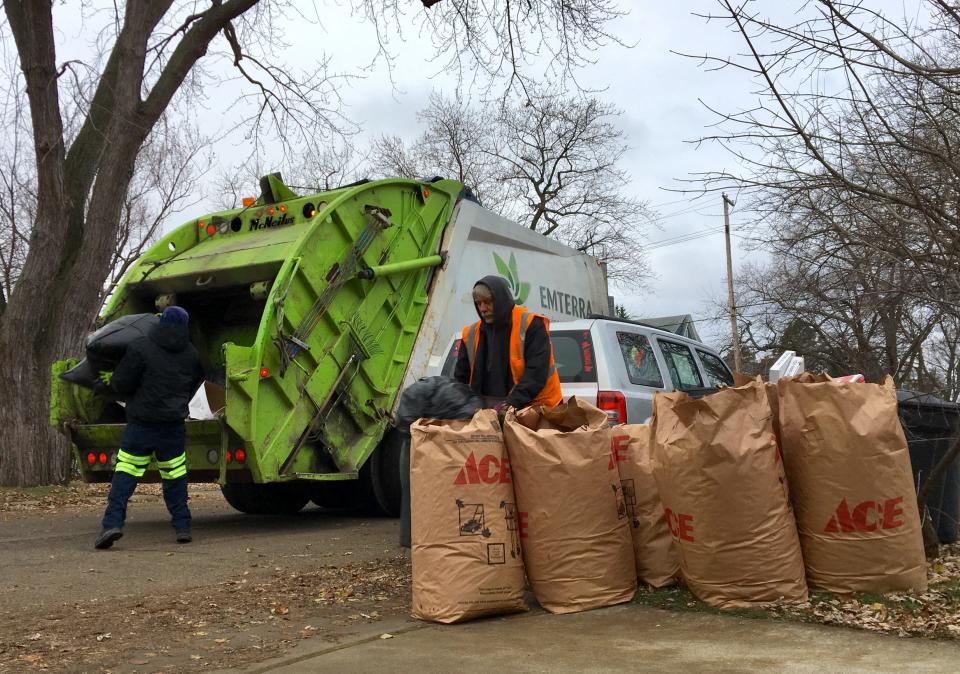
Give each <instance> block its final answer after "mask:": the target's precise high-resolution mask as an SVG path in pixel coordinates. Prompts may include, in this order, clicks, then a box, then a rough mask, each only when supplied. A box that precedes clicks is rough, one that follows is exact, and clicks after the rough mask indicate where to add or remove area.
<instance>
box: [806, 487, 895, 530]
mask: <svg viewBox="0 0 960 674" xmlns="http://www.w3.org/2000/svg"><path fill="white" fill-rule="evenodd" d="M901 503H903V497H902V496H898V497H896V498H888V499H886V500H885V501H863V502H862V503H858V504H857V505H856V506H855V507H854V508H853V510H850V506H849V505H848V504H847V499H843V500H842V501H840V505H839V506H837V511H836V512H835V513H834V514H833V516H832V517H831V518H830V521H829V522H827V526H826V527H824V529H823V531H824V533H828V534H837V533H840V532H843V533H845V534H849V533H853V532H854V531H864V532H870V531H876V530H877V529H878V528H879V529H896V528H897V527H900V526H903V520H902V519H898V518H899V517H900V516H901V515H903V508H901V507H900V504H901Z"/></svg>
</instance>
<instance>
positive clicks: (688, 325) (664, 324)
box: [637, 314, 703, 342]
mask: <svg viewBox="0 0 960 674" xmlns="http://www.w3.org/2000/svg"><path fill="white" fill-rule="evenodd" d="M637 321H638V322H640V323H643V324H645V325H649V326H650V327H652V328H659V329H660V330H666V331H667V332H673V333H676V334H678V335H680V336H682V337H687V338H688V339H695V340H697V341H698V342H702V341H703V340H702V339H700V333H698V332H697V326H696V322H695V321H694V320H693V316H691V315H690V314H681V315H679V316H659V317H657V318H638V319H637Z"/></svg>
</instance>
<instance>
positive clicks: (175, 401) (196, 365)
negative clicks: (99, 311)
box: [110, 323, 203, 425]
mask: <svg viewBox="0 0 960 674" xmlns="http://www.w3.org/2000/svg"><path fill="white" fill-rule="evenodd" d="M202 381H203V368H202V367H201V365H200V356H199V354H198V353H197V350H196V348H194V346H193V344H191V343H190V331H189V328H188V327H187V325H185V324H172V323H159V324H157V325H155V326H154V327H153V328H151V329H150V332H148V333H147V336H146V337H141V338H139V339H137V340H136V341H134V342H133V343H131V344H130V345H129V346H128V347H127V351H126V353H125V354H124V356H123V358H122V359H121V360H120V363H119V364H118V365H117V367H116V369H115V370H114V371H113V379H112V380H111V382H110V386H111V388H113V389H114V390H115V391H116V392H117V393H119V394H121V395H123V396H124V397H125V398H126V401H127V406H126V411H127V421H132V422H135V423H140V424H146V425H158V424H167V423H182V422H183V420H184V419H185V418H186V416H187V414H188V411H189V404H190V399H191V398H193V394H194V393H196V392H197V388H198V387H199V386H200V383H201V382H202Z"/></svg>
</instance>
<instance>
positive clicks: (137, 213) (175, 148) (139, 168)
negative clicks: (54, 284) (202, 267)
mask: <svg viewBox="0 0 960 674" xmlns="http://www.w3.org/2000/svg"><path fill="white" fill-rule="evenodd" d="M173 126H176V127H177V128H175V129H174V128H172V127H173ZM210 155H211V151H210V140H209V139H208V138H206V137H204V136H203V135H202V134H201V133H200V131H199V130H198V129H197V128H196V127H195V126H193V125H191V124H190V123H189V122H187V121H186V120H183V119H178V120H177V121H176V122H172V121H171V120H170V118H169V116H167V115H164V116H163V117H161V119H160V120H159V121H158V123H157V126H156V127H155V128H154V130H153V132H151V134H150V135H149V136H147V138H146V140H145V141H144V144H143V148H142V149H141V150H140V153H139V154H138V156H137V161H136V164H135V166H134V174H133V178H132V179H131V180H130V186H129V188H128V189H127V194H126V197H125V198H124V200H123V207H122V209H121V212H120V219H119V222H118V227H117V238H116V242H115V244H114V250H113V259H112V261H111V263H110V275H109V277H108V278H107V284H106V286H105V287H104V289H103V292H102V293H101V305H102V304H103V303H104V302H105V300H106V298H107V297H109V296H110V294H111V293H113V291H114V289H115V288H116V286H117V284H118V283H119V282H120V279H121V278H123V275H124V274H125V273H126V272H127V270H128V269H129V268H130V266H131V265H132V264H133V263H134V262H135V261H136V259H137V258H138V257H140V255H141V254H142V253H143V251H144V250H146V248H147V247H148V246H149V245H151V244H152V243H153V242H154V241H156V239H157V235H158V234H159V233H160V229H161V226H162V225H163V223H164V222H167V221H168V220H169V218H170V216H171V215H172V214H174V213H177V212H179V211H182V210H184V209H187V208H189V207H191V206H193V205H195V204H197V203H198V202H199V201H200V200H201V198H202V194H203V191H202V190H201V188H200V184H201V179H202V178H203V176H204V175H206V173H207V171H208V167H209V165H210V161H211V158H210Z"/></svg>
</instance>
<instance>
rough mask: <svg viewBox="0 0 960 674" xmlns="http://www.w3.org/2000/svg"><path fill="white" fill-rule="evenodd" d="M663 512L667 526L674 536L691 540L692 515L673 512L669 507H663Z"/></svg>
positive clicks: (682, 539)
mask: <svg viewBox="0 0 960 674" xmlns="http://www.w3.org/2000/svg"><path fill="white" fill-rule="evenodd" d="M663 514H664V515H665V516H666V518H667V527H668V528H669V529H670V533H671V534H672V535H673V537H674V538H676V539H679V540H681V541H690V542H691V543H692V542H693V515H684V514H683V513H675V512H673V511H672V510H671V509H670V508H664V509H663Z"/></svg>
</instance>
